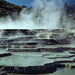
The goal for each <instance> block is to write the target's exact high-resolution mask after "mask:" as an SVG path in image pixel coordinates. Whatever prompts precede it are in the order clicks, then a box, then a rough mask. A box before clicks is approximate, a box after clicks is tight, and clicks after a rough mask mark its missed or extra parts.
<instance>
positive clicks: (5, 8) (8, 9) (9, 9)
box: [0, 0, 26, 17]
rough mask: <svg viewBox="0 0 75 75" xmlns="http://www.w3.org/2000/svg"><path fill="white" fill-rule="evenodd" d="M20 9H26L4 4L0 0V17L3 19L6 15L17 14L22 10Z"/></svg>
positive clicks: (4, 2)
mask: <svg viewBox="0 0 75 75" xmlns="http://www.w3.org/2000/svg"><path fill="white" fill-rule="evenodd" d="M22 8H26V7H25V6H17V5H14V4H11V3H9V2H6V1H5V0H0V17H5V16H7V15H10V16H11V15H12V13H14V12H18V14H19V12H20V11H21V10H22Z"/></svg>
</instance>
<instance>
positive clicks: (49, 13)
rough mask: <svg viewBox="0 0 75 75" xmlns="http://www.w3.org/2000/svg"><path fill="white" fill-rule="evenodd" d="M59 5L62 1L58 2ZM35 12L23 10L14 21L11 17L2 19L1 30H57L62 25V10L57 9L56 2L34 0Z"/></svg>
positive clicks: (54, 0) (51, 0) (52, 0)
mask: <svg viewBox="0 0 75 75" xmlns="http://www.w3.org/2000/svg"><path fill="white" fill-rule="evenodd" d="M57 2H58V5H60V7H61V4H62V5H63V3H62V0H58V1H57ZM32 4H33V7H34V9H35V10H33V9H31V10H30V11H28V10H27V9H25V8H24V9H23V10H22V11H21V12H20V15H19V16H17V15H16V13H14V14H13V16H14V17H15V18H16V20H12V19H11V18H10V16H7V17H6V18H1V19H0V25H1V29H56V28H58V25H59V23H60V18H61V12H62V11H61V9H57V8H58V6H57V3H56V0H50V1H49V0H34V1H33V2H32Z"/></svg>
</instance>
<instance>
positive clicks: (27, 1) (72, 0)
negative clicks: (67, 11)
mask: <svg viewBox="0 0 75 75" xmlns="http://www.w3.org/2000/svg"><path fill="white" fill-rule="evenodd" d="M6 1H8V2H10V3H13V4H16V5H19V6H23V5H25V6H27V7H28V8H29V7H30V6H31V3H32V1H33V0H6ZM63 1H65V2H67V3H68V4H69V5H73V4H75V0H63Z"/></svg>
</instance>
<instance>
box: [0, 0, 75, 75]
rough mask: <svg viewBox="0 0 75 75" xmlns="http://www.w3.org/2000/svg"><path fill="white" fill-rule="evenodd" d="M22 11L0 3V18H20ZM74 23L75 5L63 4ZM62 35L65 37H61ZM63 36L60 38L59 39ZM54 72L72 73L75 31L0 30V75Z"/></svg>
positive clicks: (19, 8) (72, 29)
mask: <svg viewBox="0 0 75 75" xmlns="http://www.w3.org/2000/svg"><path fill="white" fill-rule="evenodd" d="M23 8H25V9H27V11H29V12H30V10H31V9H32V8H27V7H26V6H17V5H14V4H11V3H9V2H6V1H5V0H0V18H2V17H3V18H4V17H6V16H11V18H12V19H13V20H15V18H14V17H13V13H14V12H16V13H17V15H20V12H21V10H22V9H23ZM64 10H65V11H66V15H67V17H68V18H72V19H73V20H75V5H72V6H68V5H67V3H65V6H64ZM63 33H65V34H63ZM62 34H63V35H62ZM58 68H59V69H60V68H70V69H75V29H74V28H71V29H66V30H65V29H64V28H62V29H52V30H50V29H30V30H29V29H0V75H24V74H48V73H54V72H56V71H57V70H58Z"/></svg>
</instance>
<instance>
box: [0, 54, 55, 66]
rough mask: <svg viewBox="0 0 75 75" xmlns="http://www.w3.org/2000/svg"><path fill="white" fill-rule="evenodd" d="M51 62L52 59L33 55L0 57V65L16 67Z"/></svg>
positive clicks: (41, 64)
mask: <svg viewBox="0 0 75 75" xmlns="http://www.w3.org/2000/svg"><path fill="white" fill-rule="evenodd" d="M53 62H55V60H53V59H47V58H43V57H33V56H31V57H29V56H18V55H16V56H15V55H13V56H9V57H4V58H0V65H4V66H17V67H28V66H43V65H44V64H49V63H53Z"/></svg>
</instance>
